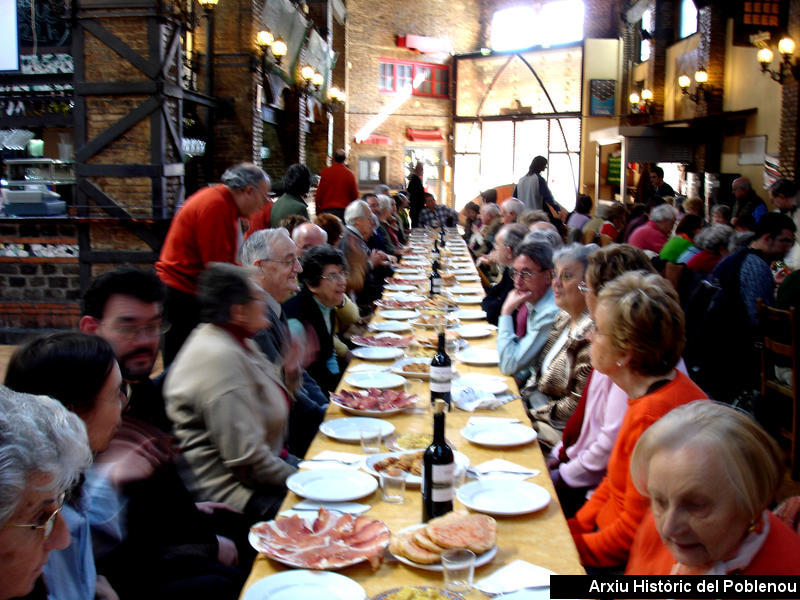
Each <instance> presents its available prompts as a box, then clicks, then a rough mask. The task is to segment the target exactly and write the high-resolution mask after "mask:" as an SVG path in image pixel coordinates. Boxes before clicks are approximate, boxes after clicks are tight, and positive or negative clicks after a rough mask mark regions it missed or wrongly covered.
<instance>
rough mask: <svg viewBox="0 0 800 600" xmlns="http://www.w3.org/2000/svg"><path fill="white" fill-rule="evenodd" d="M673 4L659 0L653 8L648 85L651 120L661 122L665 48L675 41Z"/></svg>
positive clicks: (665, 61) (671, 0) (662, 115)
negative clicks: (650, 93)
mask: <svg viewBox="0 0 800 600" xmlns="http://www.w3.org/2000/svg"><path fill="white" fill-rule="evenodd" d="M674 15H675V2H673V0H659V2H656V6H655V30H654V33H653V52H652V54H651V55H650V65H649V71H648V80H649V81H648V85H649V86H650V89H651V90H653V103H654V106H655V107H656V108H655V113H654V114H653V116H652V119H653V120H655V121H661V120H662V119H663V117H664V80H665V74H666V63H667V48H668V47H669V46H671V45H672V44H673V43H674V41H675V27H674V19H675V16H674Z"/></svg>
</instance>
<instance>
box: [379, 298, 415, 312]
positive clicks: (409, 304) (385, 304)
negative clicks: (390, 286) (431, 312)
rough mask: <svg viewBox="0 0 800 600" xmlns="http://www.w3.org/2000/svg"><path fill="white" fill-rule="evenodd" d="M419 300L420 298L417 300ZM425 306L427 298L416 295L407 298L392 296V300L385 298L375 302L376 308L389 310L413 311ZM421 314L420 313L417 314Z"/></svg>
mask: <svg viewBox="0 0 800 600" xmlns="http://www.w3.org/2000/svg"><path fill="white" fill-rule="evenodd" d="M417 298H419V299H418V300H417ZM423 304H425V298H423V297H422V296H418V295H416V294H408V295H405V296H392V297H391V298H383V299H381V300H376V301H375V306H378V307H380V308H388V309H406V310H409V309H410V310H413V309H415V308H419V307H420V306H422V305H423ZM415 314H419V313H415Z"/></svg>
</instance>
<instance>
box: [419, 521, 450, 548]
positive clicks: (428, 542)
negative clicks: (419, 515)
mask: <svg viewBox="0 0 800 600" xmlns="http://www.w3.org/2000/svg"><path fill="white" fill-rule="evenodd" d="M414 543H415V544H417V546H422V547H423V548H425V549H426V550H429V551H430V552H433V553H434V554H441V553H442V552H444V551H445V550H447V548H442V547H441V546H439V545H438V544H435V543H434V542H433V540H432V539H431V538H429V537H428V532H427V530H426V528H424V527H423V528H421V529H417V530H416V531H415V532H414Z"/></svg>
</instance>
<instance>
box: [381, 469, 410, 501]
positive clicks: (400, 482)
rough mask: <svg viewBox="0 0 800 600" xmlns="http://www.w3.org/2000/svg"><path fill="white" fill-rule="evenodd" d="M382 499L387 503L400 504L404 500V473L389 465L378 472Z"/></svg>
mask: <svg viewBox="0 0 800 600" xmlns="http://www.w3.org/2000/svg"><path fill="white" fill-rule="evenodd" d="M380 476H381V492H382V493H383V501H384V502H388V503H389V504H402V503H403V502H404V501H405V493H406V473H405V471H403V470H401V469H396V468H393V467H390V468H388V469H385V470H384V471H381V472H380Z"/></svg>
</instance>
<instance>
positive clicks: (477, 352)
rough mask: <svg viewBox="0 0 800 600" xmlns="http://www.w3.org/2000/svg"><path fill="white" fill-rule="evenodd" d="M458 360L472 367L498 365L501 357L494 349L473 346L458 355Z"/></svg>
mask: <svg viewBox="0 0 800 600" xmlns="http://www.w3.org/2000/svg"><path fill="white" fill-rule="evenodd" d="M456 360H458V361H461V362H463V363H467V364H470V365H496V364H497V363H499V362H500V355H499V354H498V353H497V350H495V349H494V348H481V347H479V346H472V347H470V348H466V349H465V350H462V351H461V352H459V353H458V354H456Z"/></svg>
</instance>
